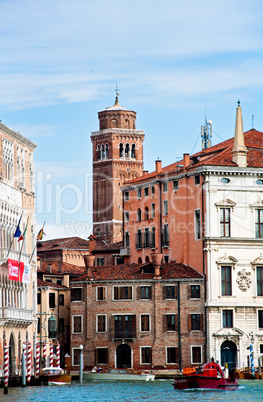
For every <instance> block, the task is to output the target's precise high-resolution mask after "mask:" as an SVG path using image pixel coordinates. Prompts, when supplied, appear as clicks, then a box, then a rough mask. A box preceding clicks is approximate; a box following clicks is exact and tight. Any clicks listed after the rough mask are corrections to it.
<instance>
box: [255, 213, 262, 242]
mask: <svg viewBox="0 0 263 402" xmlns="http://www.w3.org/2000/svg"><path fill="white" fill-rule="evenodd" d="M255 231H256V237H263V209H256V210H255Z"/></svg>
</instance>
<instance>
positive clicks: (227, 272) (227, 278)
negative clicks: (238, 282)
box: [221, 266, 232, 296]
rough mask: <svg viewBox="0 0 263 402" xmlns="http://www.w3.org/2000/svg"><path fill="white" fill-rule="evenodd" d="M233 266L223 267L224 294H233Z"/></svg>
mask: <svg viewBox="0 0 263 402" xmlns="http://www.w3.org/2000/svg"><path fill="white" fill-rule="evenodd" d="M231 282H232V281H231V266H226V267H221V288H222V296H231V295H232V283H231Z"/></svg>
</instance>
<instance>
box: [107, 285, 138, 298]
mask: <svg viewBox="0 0 263 402" xmlns="http://www.w3.org/2000/svg"><path fill="white" fill-rule="evenodd" d="M125 288H128V290H127V292H128V296H129V288H130V289H131V298H129V297H128V298H125V297H124V298H121V297H119V298H117V299H115V294H116V292H115V289H119V290H118V291H117V295H119V296H122V294H123V292H124V295H125V294H126V291H125ZM122 289H124V290H123V291H122ZM112 300H113V301H131V300H133V286H131V285H129V286H113V288H112Z"/></svg>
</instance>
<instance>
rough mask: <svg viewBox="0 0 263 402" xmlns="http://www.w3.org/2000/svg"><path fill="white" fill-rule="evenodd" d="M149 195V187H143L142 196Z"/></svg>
mask: <svg viewBox="0 0 263 402" xmlns="http://www.w3.org/2000/svg"><path fill="white" fill-rule="evenodd" d="M148 195H149V187H145V188H144V197H148Z"/></svg>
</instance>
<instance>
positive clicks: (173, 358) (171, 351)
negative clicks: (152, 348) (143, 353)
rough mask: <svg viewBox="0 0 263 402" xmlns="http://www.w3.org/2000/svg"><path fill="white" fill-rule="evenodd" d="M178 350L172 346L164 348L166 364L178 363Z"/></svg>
mask: <svg viewBox="0 0 263 402" xmlns="http://www.w3.org/2000/svg"><path fill="white" fill-rule="evenodd" d="M178 352H179V350H178V348H176V347H174V346H170V347H167V348H166V363H167V364H176V363H178V362H179V353H178Z"/></svg>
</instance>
